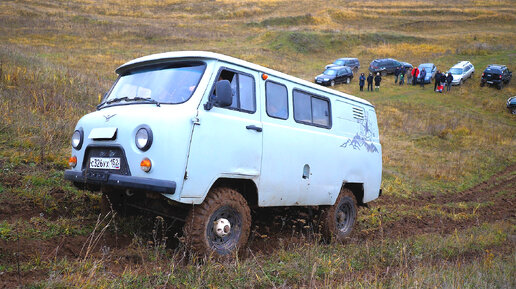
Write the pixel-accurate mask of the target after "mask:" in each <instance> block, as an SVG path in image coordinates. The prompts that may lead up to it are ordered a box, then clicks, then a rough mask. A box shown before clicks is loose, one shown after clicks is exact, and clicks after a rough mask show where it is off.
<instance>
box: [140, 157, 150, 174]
mask: <svg viewBox="0 0 516 289" xmlns="http://www.w3.org/2000/svg"><path fill="white" fill-rule="evenodd" d="M151 167H152V163H151V161H150V160H149V159H148V158H144V159H143V160H142V161H141V163H140V168H142V171H144V172H146V173H148V172H149V171H150V170H151Z"/></svg>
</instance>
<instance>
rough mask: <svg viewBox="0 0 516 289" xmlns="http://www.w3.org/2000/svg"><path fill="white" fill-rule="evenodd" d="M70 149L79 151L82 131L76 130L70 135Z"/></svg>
mask: <svg viewBox="0 0 516 289" xmlns="http://www.w3.org/2000/svg"><path fill="white" fill-rule="evenodd" d="M72 147H73V148H74V149H76V150H80V149H81V147H82V131H81V130H76V131H75V132H74V133H73V135H72Z"/></svg>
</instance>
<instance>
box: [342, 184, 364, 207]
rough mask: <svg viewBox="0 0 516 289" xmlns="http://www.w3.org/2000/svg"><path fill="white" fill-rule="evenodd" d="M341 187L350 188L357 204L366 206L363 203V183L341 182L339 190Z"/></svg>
mask: <svg viewBox="0 0 516 289" xmlns="http://www.w3.org/2000/svg"><path fill="white" fill-rule="evenodd" d="M343 189H348V190H350V191H351V192H352V193H353V195H354V196H355V199H356V200H357V205H359V206H366V204H365V203H364V184H363V183H343V184H342V187H341V191H342V190H343Z"/></svg>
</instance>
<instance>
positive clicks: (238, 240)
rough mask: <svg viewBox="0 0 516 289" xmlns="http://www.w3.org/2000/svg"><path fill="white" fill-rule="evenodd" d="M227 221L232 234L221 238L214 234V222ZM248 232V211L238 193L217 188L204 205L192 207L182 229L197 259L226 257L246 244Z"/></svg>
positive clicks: (244, 201) (249, 221) (228, 189)
mask: <svg viewBox="0 0 516 289" xmlns="http://www.w3.org/2000/svg"><path fill="white" fill-rule="evenodd" d="M219 217H224V218H226V219H228V221H229V222H230V224H231V233H230V234H229V235H228V236H226V237H223V238H220V237H218V236H216V234H215V233H213V231H212V228H213V222H214V221H215V220H217V218H219ZM250 228H251V211H250V210H249V206H248V205H247V202H246V200H245V199H244V197H243V196H242V195H241V194H239V193H238V192H237V191H235V190H233V189H230V188H225V187H220V188H215V189H212V190H211V191H210V192H209V193H208V196H206V198H205V199H204V202H203V203H202V204H200V205H197V206H194V207H192V209H191V210H190V212H189V213H188V216H187V217H186V222H185V225H184V228H183V232H184V236H185V241H186V245H187V247H188V248H189V249H191V250H193V251H195V252H196V253H197V254H200V255H208V256H210V255H212V256H214V257H222V256H228V255H231V254H232V253H234V252H236V251H237V250H239V249H242V248H243V247H244V246H245V244H246V243H247V239H248V238H249V232H250Z"/></svg>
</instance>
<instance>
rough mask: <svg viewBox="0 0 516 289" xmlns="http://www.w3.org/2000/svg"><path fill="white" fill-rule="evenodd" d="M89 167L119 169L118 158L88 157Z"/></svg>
mask: <svg viewBox="0 0 516 289" xmlns="http://www.w3.org/2000/svg"><path fill="white" fill-rule="evenodd" d="M90 169H103V170H119V169H120V158H90Z"/></svg>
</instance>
